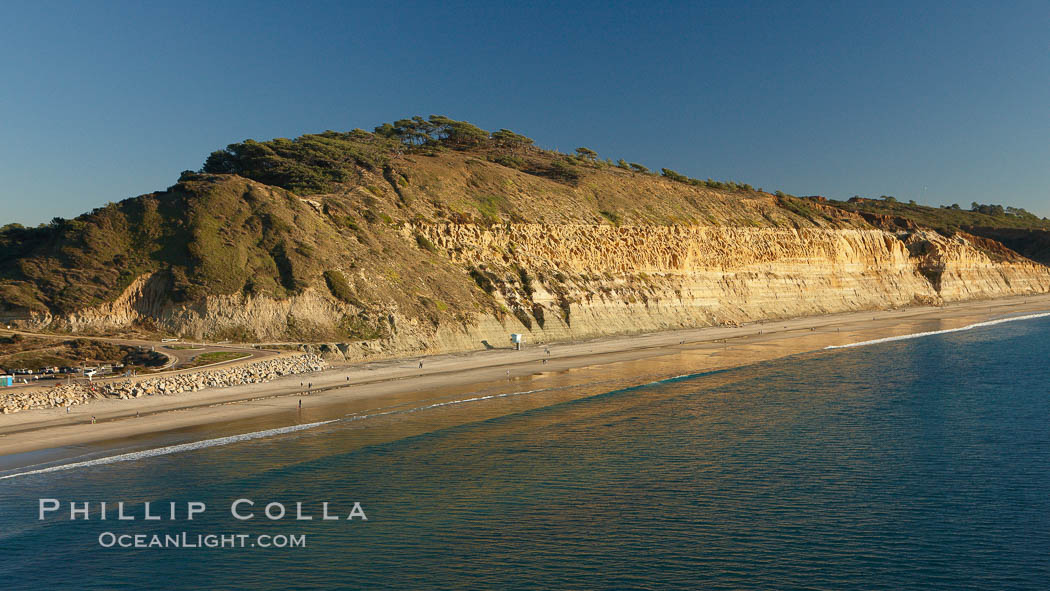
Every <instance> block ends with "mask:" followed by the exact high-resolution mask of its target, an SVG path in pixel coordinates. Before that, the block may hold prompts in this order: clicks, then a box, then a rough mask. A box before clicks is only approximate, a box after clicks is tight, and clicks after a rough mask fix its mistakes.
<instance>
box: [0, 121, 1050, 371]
mask: <svg viewBox="0 0 1050 591" xmlns="http://www.w3.org/2000/svg"><path fill="white" fill-rule="evenodd" d="M438 121H439V123H440V122H441V121H442V120H441V119H439V120H438ZM444 121H445V122H444V123H443V125H444V128H441V129H438V130H437V131H435V129H437V127H436V126H437V125H438V124H434V126H432V127H429V128H424V130H423V132H419V133H423V134H424V135H426V136H427V137H426V138H425V139H424V138H422V137H417V136H411V137H408V136H407V135H406V134H409V132H411V131H412V130H411V129H410V128H411V126H410V125H407V124H406V123H405V120H403V121H401V122H398V123H399V124H401V125H400V126H397V125H393V126H388V127H380V128H377V131H376V132H375V133H368V132H363V131H360V130H355V131H354V132H350V133H345V134H343V133H335V132H327V133H325V134H319V135H314V136H303V137H302V138H299V139H297V140H273V141H271V142H250V141H249V142H244V143H242V144H233V145H231V146H230V147H229V148H227V149H226V150H223V151H220V152H216V153H215V154H213V155H212V156H211V157H209V158H208V161H207V163H206V164H205V167H204V169H203V170H204V172H200V173H183V175H182V177H181V178H180V180H179V182H178V183H177V184H175V185H174V186H172V187H170V188H169V189H167V190H166V191H162V192H158V193H152V194H149V195H143V196H141V197H136V198H133V199H129V200H126V201H123V202H121V203H117V204H110V205H107V206H106V207H103V208H100V209H97V210H95V211H93V212H91V213H89V214H85V215H83V216H80V217H78V218H76V219H74V220H56V221H55V222H53V223H52V224H50V225H47V226H43V227H40V228H32V229H27V228H19V227H10V226H9V227H6V228H5V229H4V230H3V231H0V316H2V317H3V319H4V320H5V321H7V322H15V323H18V324H20V325H24V326H31V327H34V328H37V329H47V328H50V329H58V330H65V331H73V332H102V331H110V332H138V333H146V334H171V335H183V336H187V337H193V338H203V339H212V340H224V339H230V340H238V341H266V342H275V341H288V342H320V343H331V345H330V346H329V347H328V351H329V353H330V354H331V355H333V356H343V357H346V358H350V359H357V358H362V357H367V356H373V355H394V354H403V353H416V352H429V353H436V352H444V351H456V350H467V349H476V348H481V347H484V346H486V345H489V346H505V345H506V341H507V339H508V335H509V333H511V332H524V333H526V334H529V335H530V339H531V340H532V341H533V342H535V341H548V342H549V341H553V340H558V339H573V338H583V337H594V336H600V335H608V334H624V333H631V332H640V331H651V330H657V329H670V328H685V327H696V326H706V325H715V324H723V323H739V322H746V321H751V320H758V319H764V318H776V317H788V316H800V315H808V314H821V313H828V312H840V311H847V310H860V309H876V308H886V307H892V306H901V305H907V304H912V303H933V304H937V303H942V302H946V301H958V300H965V299H974V298H991V297H1000V296H1006V295H1015V294H1028V293H1043V292H1047V291H1050V268H1048V267H1046V266H1044V265H1043V264H1041V263H1038V262H1036V261H1034V260H1032V259H1030V258H1026V257H1025V256H1022V255H1021V254H1019V253H1018V252H1016V251H1015V250H1012V249H1011V248H1009V247H1008V246H1009V245H1010V244H1011V243H1013V244H1030V245H1032V247H1031V248H1032V252H1033V253H1035V252H1037V251H1038V252H1042V251H1041V250H1038V249H1043V248H1045V238H1043V237H1041V235H1036V234H1031V233H1029V234H1026V232H1029V231H1028V230H1024V229H1014V230H1010V231H1009V232H1004V233H1003V235H1002V239H1003V240H1004V241H1006V242H1007V245H1006V246H1004V244H1003V243H1001V242H999V241H998V240H997V239H995V235H994V232H992V231H991V230H988V229H984V230H980V231H978V230H971V231H970V232H963V231H961V230H952V229H948V230H946V229H944V228H939V230H940V231H935V230H933V229H929V228H928V227H926V226H924V225H923V224H921V223H917V222H916V221H914V220H912V219H908V218H906V217H901V216H900V215H897V214H896V213H894V214H893V215H888V214H883V213H873V212H871V211H856V210H854V211H850V210H849V208H846V207H837V206H835V205H834V204H829V203H827V202H825V201H822V200H816V199H796V198H793V197H790V196H785V195H772V194H769V193H766V192H763V191H760V190H756V189H754V188H752V187H750V186H748V185H742V184H737V183H728V182H715V181H695V180H693V179H688V178H686V177H684V176H682V175H679V174H677V173H674V171H666V170H665V171H664V174H662V175H659V176H657V175H654V174H650V173H648V172H646V171H645V170H644V169H643V167H640V166H639V165H629V164H627V163H624V162H623V161H621V162H620V163H617V164H614V163H612V162H609V161H602V160H599V159H598V158H597V157H596V155H594V154H593V152H590V151H589V150H585V149H584V150H583V151H579V152H578V153H577V154H576V155H572V156H570V155H565V154H558V153H554V152H550V151H544V150H540V149H538V148H535V147H534V146H532V145H531V140H528V138H525V137H524V136H520V135H518V134H514V133H513V132H509V131H506V130H501V131H500V132H496V133H494V134H488V133H487V132H482V131H481V130H477V128H474V127H473V126H470V128H472V129H473V130H477V131H472V130H471V129H470V128H465V127H464V128H459V129H458V131H457V130H454V129H453V128H454V127H455V126H456V125H461V126H462V125H469V124H463V123H462V122H452V123H448V121H451V120H444ZM406 129H407V131H406ZM428 129H429V131H427V130H428ZM424 132H425V133H424ZM406 138H407V139H406ZM854 209H856V208H854ZM993 229H994V228H993ZM1018 233H1019V234H1018ZM977 234H980V236H978V235H977ZM1029 235H1031V236H1035V237H1034V238H1030V239H1029V241H1028V242H1025V240H1026V238H1025V237H1026V236H1029ZM1035 258H1041V257H1038V256H1037V257H1035ZM1042 260H1045V259H1042Z"/></svg>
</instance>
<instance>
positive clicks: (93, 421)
mask: <svg viewBox="0 0 1050 591" xmlns="http://www.w3.org/2000/svg"><path fill="white" fill-rule="evenodd" d="M91 424H92V425H94V424H95V415H91Z"/></svg>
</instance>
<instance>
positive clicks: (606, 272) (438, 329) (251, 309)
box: [25, 223, 1050, 360]
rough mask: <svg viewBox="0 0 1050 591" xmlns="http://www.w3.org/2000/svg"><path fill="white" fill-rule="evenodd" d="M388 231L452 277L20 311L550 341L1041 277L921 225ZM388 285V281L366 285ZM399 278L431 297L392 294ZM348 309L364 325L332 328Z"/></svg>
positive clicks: (919, 296) (374, 341)
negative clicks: (337, 292) (338, 293)
mask: <svg viewBox="0 0 1050 591" xmlns="http://www.w3.org/2000/svg"><path fill="white" fill-rule="evenodd" d="M399 233H400V236H401V239H403V240H404V242H405V243H406V244H407V245H412V246H413V247H414V246H415V244H417V243H418V244H419V245H421V246H420V248H419V249H418V252H420V255H419V256H420V257H424V256H425V257H429V258H428V260H429V262H428V263H427V264H428V265H430V266H431V267H432V268H434V269H445V270H448V269H451V270H452V276H453V277H457V278H458V279H457V281H460V282H461V285H458V286H453V287H456V289H458V290H459V291H455V290H453V291H449V290H450V288H449V287H448V286H447V285H446V286H443V287H439V286H437V285H436V284H434V285H430V284H428V281H427V280H428V277H427V276H426V275H424V276H423V277H419V278H418V281H413V282H412V283H411V284H409V283H407V282H404V281H401V282H399V283H396V284H395V283H393V279H391V278H392V277H394V278H396V277H397V275H398V270H399V269H400V268H401V267H399V262H398V261H397V260H391V261H390V263H389V269H388V270H387V271H385V272H384V273H383V274H380V273H378V272H377V271H376V270H375V269H374V268H369V269H365V268H357V269H354V268H349V269H343V270H342V272H344V273H345V274H346V275H347V276H348V278H349V280H350V281H349V283H350V285H351V286H352V288H353V289H360V290H362V293H365V290H367V293H369V294H371V295H370V297H371V300H370V301H368V302H353V303H351V302H347V301H342V300H340V299H337V298H336V297H334V296H333V294H332V293H331V292H330V291H328V290H326V289H324V283H323V282H318V283H319V285H315V286H313V287H310V288H308V289H306V290H304V291H303V292H302V293H300V294H298V295H295V296H294V297H290V298H285V299H275V298H272V297H265V296H258V297H255V296H251V295H246V294H243V293H238V294H233V295H223V296H210V297H207V298H205V299H202V300H199V301H196V302H192V303H188V304H186V303H184V304H175V303H172V301H171V300H170V298H168V297H167V294H166V292H165V289H166V288H165V285H166V282H165V279H164V277H163V275H162V274H159V273H158V274H154V275H151V276H144V277H141V278H139V279H138V280H136V281H135V282H133V283H132V285H131V286H130V287H129V288H128V289H127V290H126V291H125V292H124V294H123V295H121V297H119V298H118V299H117V300H116V301H114V302H111V303H108V304H105V305H102V306H99V307H96V308H90V309H85V310H81V311H79V312H77V313H74V314H70V315H67V316H64V317H51V316H47V315H36V316H33V317H31V318H29V319H26V320H25V322H27V323H30V324H33V325H35V326H37V327H41V326H46V325H50V326H52V327H58V328H63V329H66V330H73V331H99V330H120V329H126V328H128V327H130V326H133V325H139V326H142V325H149V326H154V327H155V328H156V329H158V330H162V331H165V332H170V333H173V334H179V335H182V336H185V337H192V338H206V339H213V340H219V339H222V338H229V339H234V340H259V341H263V342H275V341H277V342H279V341H289V340H295V339H294V338H290V335H291V336H292V337H301V338H300V339H298V340H312V341H330V342H332V343H333V344H332V345H328V346H326V347H325V351H324V352H326V353H327V354H328V355H329V356H332V357H336V358H346V359H350V360H354V359H361V358H365V357H374V356H395V355H403V354H410V353H441V352H450V351H462V350H472V349H480V348H484V347H486V346H496V347H502V346H507V341H508V338H509V334H510V333H512V332H521V333H525V334H527V335H528V340H529V342H532V343H539V342H553V341H557V340H567V339H581V338H591V337H597V336H603V335H612V334H630V333H637V332H648V331H654V330H666V329H675V328H688V327H699V326H708V325H718V324H735V323H743V322H749V321H754V320H762V319H770V318H782V317H794V316H803V315H814V314H825V313H834V312H843V311H850V310H864V309H881V308H891V307H897V306H905V305H909V304H919V303H921V304H939V303H943V302H952V301H959V300H966V299H979V298H993V297H1003V296H1010V295H1019V294H1030V293H1045V292H1048V291H1050V268H1048V267H1045V266H1043V265H1040V264H1036V263H1034V262H1032V261H1029V260H1027V259H1024V258H1022V257H1020V256H1017V255H1016V254H1014V253H1011V252H1010V251H1006V250H1005V249H1003V251H1002V252H995V251H992V250H989V249H988V247H987V245H982V244H980V243H979V240H980V239H976V238H973V237H969V238H968V237H967V236H965V235H958V236H956V237H953V238H946V237H944V236H941V235H940V234H937V233H935V232H932V231H924V230H921V229H914V230H908V231H901V232H896V233H895V232H890V231H885V230H878V229H841V228H839V229H833V228H799V229H788V228H752V227H709V226H657V225H650V226H619V227H618V226H612V225H608V224H603V225H587V224H575V225H574V224H559V225H547V224H504V225H492V226H483V225H475V224H435V223H423V224H403V225H401V226H400V228H399ZM422 245H425V246H426V249H423V248H422ZM1004 253H1005V254H1004ZM457 270H458V271H457ZM457 273H458V275H457ZM381 275H383V276H381ZM394 289H396V290H399V292H398V293H397V294H394V293H393V292H392V291H390V290H394ZM384 290H385V291H386V293H387V294H388V297H385V298H384V297H382V295H378V296H377V295H376V294H382V293H384ZM406 290H412V294H410V295H412V297H415V298H418V300H419V301H423V302H425V303H427V305H428V306H430V308H423V309H432V310H433V313H432V314H421V313H420V312H419V311H418V310H417V309H408V308H407V307H405V306H404V305H403V304H399V302H404V301H405V299H404V296H405V295H406V293H405V292H406ZM448 293H453V294H456V293H460V294H463V293H466V294H469V300H467V299H464V298H463V296H459V297H460V299H462V300H463V301H455V300H453V301H446V300H447V299H448V298H450V297H456V296H455V295H453V296H449V295H448ZM395 295H396V296H397V297H395ZM443 298H444V299H443ZM449 310H452V311H455V313H453V312H451V311H449ZM347 322H353V323H357V325H361V326H367V327H368V330H369V332H371V333H372V334H370V335H368V338H356V339H348V338H344V339H339V338H338V337H337V336H335V337H332V336H331V335H338V334H339V332H340V327H342V328H343V329H345V327H346V323H347Z"/></svg>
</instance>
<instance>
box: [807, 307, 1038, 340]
mask: <svg viewBox="0 0 1050 591" xmlns="http://www.w3.org/2000/svg"><path fill="white" fill-rule="evenodd" d="M1048 316H1050V312H1042V313H1039V314H1028V315H1026V316H1011V317H1009V318H999V319H997V320H988V321H986V322H978V323H976V324H970V325H968V326H963V327H960V328H949V329H946V330H933V331H930V332H917V333H913V334H905V335H900V336H896V337H886V338H884V339H875V340H872V341H861V342H859V343H850V344H848V345H829V346H827V347H824V348H825V349H849V348H851V347H866V346H868V345H878V344H880V343H892V342H893V341H907V340H910V339H918V338H922V337H928V336H933V335H938V334H948V333H952V332H963V331H966V330H973V329H975V328H982V327H985V326H994V325H996V324H1004V323H1006V322H1016V321H1018V320H1032V319H1035V318H1046V317H1048Z"/></svg>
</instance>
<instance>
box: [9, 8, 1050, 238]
mask: <svg viewBox="0 0 1050 591" xmlns="http://www.w3.org/2000/svg"><path fill="white" fill-rule="evenodd" d="M142 4H146V5H142ZM378 4H381V3H362V4H360V5H352V4H350V3H344V2H304V3H302V5H301V6H295V5H293V3H291V2H200V3H190V2H178V3H174V2H173V3H167V5H161V4H160V3H148V4H147V3H138V2H136V3H103V2H98V3H94V2H92V3H88V2H85V3H50V2H48V3H30V2H24V3H8V4H5V6H4V9H3V18H2V19H0V80H2V84H0V115H2V119H0V121H2V124H0V125H2V127H0V129H2V130H3V141H2V142H0V225H2V224H3V223H8V222H20V223H23V224H37V223H40V222H43V221H47V220H50V219H51V218H52V217H54V216H61V217H73V216H75V215H77V214H79V213H81V212H83V211H86V210H89V209H91V208H93V207H96V206H99V205H102V204H104V203H106V202H107V201H118V200H120V199H123V198H126V197H129V196H133V195H137V194H141V193H146V192H150V191H154V190H159V189H163V188H165V187H167V186H169V185H171V184H173V183H174V182H175V180H176V178H177V177H178V174H179V172H181V171H182V170H185V169H198V168H199V167H200V166H201V164H202V163H203V161H204V158H205V157H206V156H207V155H208V153H210V152H211V151H213V150H215V149H218V148H221V147H223V146H225V145H226V144H228V143H231V142H235V141H240V140H243V139H245V138H256V139H268V138H272V137H295V136H297V135H300V134H302V133H307V132H317V131H323V130H326V129H335V130H349V129H353V128H355V127H361V128H364V129H369V130H370V129H372V128H373V127H374V126H376V125H378V124H379V123H381V122H383V121H392V120H394V119H397V118H401V117H405V116H411V115H416V114H420V115H424V116H425V115H429V114H432V113H437V114H444V115H448V116H451V117H454V118H457V119H466V120H469V121H471V122H473V123H475V124H477V125H480V126H481V127H484V128H486V129H498V128H500V127H506V128H509V129H513V130H515V131H518V132H520V133H524V134H526V135H528V136H530V137H532V138H534V139H536V140H537V142H538V143H539V144H541V145H543V146H545V147H557V148H559V149H561V150H563V151H570V150H572V149H573V148H575V147H577V146H587V147H590V148H592V149H594V150H597V151H598V152H599V154H600V155H601V156H602V157H612V158H613V159H617V158H621V157H622V158H625V159H627V160H629V161H634V162H641V163H643V164H646V165H648V166H650V167H651V168H659V167H668V168H672V169H675V170H677V171H679V172H681V173H684V174H688V175H689V176H693V177H700V178H707V177H713V178H715V179H724V180H728V179H732V180H737V181H740V182H748V183H751V184H753V185H755V186H761V187H763V188H765V189H766V190H770V191H772V190H775V189H781V190H784V191H786V192H790V193H795V194H823V195H827V196H831V197H848V196H852V195H854V194H860V195H872V196H878V195H882V194H888V195H895V196H897V197H898V198H899V199H904V200H906V199H917V200H919V201H920V202H924V203H930V204H934V205H939V204H946V203H955V202H957V203H960V204H963V205H964V206H968V205H969V203H970V202H972V201H980V202H982V203H1002V204H1006V205H1015V206H1020V207H1025V208H1028V209H1029V210H1031V211H1033V212H1036V213H1038V214H1039V215H1046V216H1050V3H1047V2H1045V1H1041V2H1029V3H1025V2H1017V3H1012V2H1007V3H1002V4H1000V3H996V2H982V3H968V2H944V3H925V2H918V3H916V2H871V3H863V2H829V3H805V2H802V3H800V2H768V3H767V2H751V3H743V2H725V3H692V2H689V3H686V2H682V3H653V2H633V3H628V2H623V3H614V2H595V3H586V2H581V3H565V4H564V5H562V4H561V3H550V4H544V3H534V4H533V3H528V4H529V5H525V4H527V3H519V2H508V3H505V4H502V5H501V4H500V3H497V2H476V3H438V2H426V3H424V2H420V3H416V2H408V1H399V2H396V3H389V5H387V6H379V5H378Z"/></svg>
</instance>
